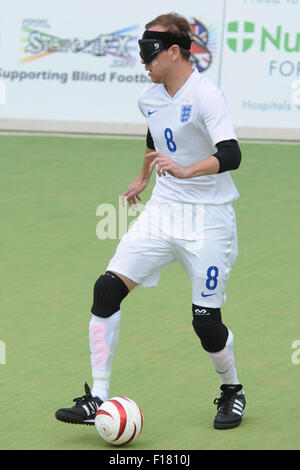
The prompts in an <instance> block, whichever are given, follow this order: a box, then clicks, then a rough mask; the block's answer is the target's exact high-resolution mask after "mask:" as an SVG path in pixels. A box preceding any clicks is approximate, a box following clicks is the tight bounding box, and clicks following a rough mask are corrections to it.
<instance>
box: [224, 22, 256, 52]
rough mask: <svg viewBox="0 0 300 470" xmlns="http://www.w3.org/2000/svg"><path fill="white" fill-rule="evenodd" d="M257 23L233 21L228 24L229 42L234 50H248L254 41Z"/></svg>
mask: <svg viewBox="0 0 300 470" xmlns="http://www.w3.org/2000/svg"><path fill="white" fill-rule="evenodd" d="M254 32H255V24H254V23H251V22H250V21H231V22H230V23H228V25H227V33H228V37H227V44H228V46H229V47H230V49H231V50H232V51H234V52H240V51H241V52H246V51H248V49H250V47H251V46H252V44H253V42H254Z"/></svg>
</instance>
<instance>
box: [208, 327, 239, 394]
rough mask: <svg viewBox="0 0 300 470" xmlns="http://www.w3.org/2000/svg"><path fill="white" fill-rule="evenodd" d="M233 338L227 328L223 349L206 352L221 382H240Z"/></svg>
mask: <svg viewBox="0 0 300 470" xmlns="http://www.w3.org/2000/svg"><path fill="white" fill-rule="evenodd" d="M233 340H234V337H233V333H232V332H231V331H230V330H229V329H228V338H227V341H226V344H225V347H224V349H222V350H221V351H218V352H216V353H208V354H209V356H210V358H211V360H212V362H213V365H214V367H215V370H216V372H217V374H218V376H219V377H220V380H221V382H222V384H239V383H240V382H239V381H238V378H237V373H236V368H235V360H234V354H233ZM241 392H242V391H241ZM241 392H240V393H241Z"/></svg>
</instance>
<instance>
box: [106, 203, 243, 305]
mask: <svg viewBox="0 0 300 470" xmlns="http://www.w3.org/2000/svg"><path fill="white" fill-rule="evenodd" d="M237 254H238V248H237V232H236V218H235V212H234V209H233V207H232V204H231V203H227V204H220V205H213V204H184V203H176V202H171V201H170V202H168V203H163V204H154V203H147V204H146V208H145V210H144V211H143V212H142V213H141V215H140V216H139V217H138V219H137V221H136V222H135V223H134V224H133V225H132V227H131V228H130V229H129V231H128V232H127V233H126V234H125V235H124V236H123V237H122V239H121V241H120V243H119V244H118V246H117V249H116V252H115V254H114V256H113V257H112V259H111V261H110V262H109V264H108V267H107V270H110V271H115V272H116V273H120V274H123V275H124V276H126V277H128V278H130V279H131V280H133V281H134V282H136V283H137V284H140V285H141V286H143V287H155V286H157V285H158V282H159V277H160V272H161V270H162V268H164V267H165V266H168V265H170V264H171V263H174V262H176V261H178V262H179V263H180V264H181V265H182V267H183V268H184V270H185V272H186V274H187V275H188V277H189V279H190V282H191V284H192V303H193V304H195V305H200V306H203V307H211V308H220V307H221V306H222V304H223V303H224V302H225V300H226V296H225V287H226V283H227V281H228V278H229V273H230V271H231V268H232V266H233V263H234V261H235V259H236V257H237Z"/></svg>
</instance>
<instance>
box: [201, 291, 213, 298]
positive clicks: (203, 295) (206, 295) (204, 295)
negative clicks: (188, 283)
mask: <svg viewBox="0 0 300 470" xmlns="http://www.w3.org/2000/svg"><path fill="white" fill-rule="evenodd" d="M201 295H202V297H210V296H211V295H216V292H214V293H213V294H204V292H202V293H201Z"/></svg>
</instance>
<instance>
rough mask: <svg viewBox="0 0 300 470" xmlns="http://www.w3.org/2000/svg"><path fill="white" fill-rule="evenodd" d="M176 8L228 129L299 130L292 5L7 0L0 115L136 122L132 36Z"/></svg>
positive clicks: (298, 5)
mask: <svg viewBox="0 0 300 470" xmlns="http://www.w3.org/2000/svg"><path fill="white" fill-rule="evenodd" d="M169 11H176V12H178V13H179V14H182V15H183V16H185V17H186V18H187V19H188V20H189V22H190V24H191V28H192V36H193V45H192V49H191V53H192V57H191V60H192V61H193V63H194V66H195V67H196V68H197V70H198V71H199V73H203V74H206V75H207V76H208V77H209V78H211V79H212V80H214V81H215V82H216V83H217V84H218V85H219V86H220V87H221V88H222V89H223V91H224V93H225V96H226V99H227V102H228V105H229V108H230V110H231V113H232V116H233V120H234V124H235V126H237V127H250V128H251V127H268V128H270V127H272V128H293V129H297V128H299V127H300V126H299V121H300V55H299V52H300V26H299V16H300V15H299V14H300V0H273V1H272V0H210V2H205V1H204V0H198V1H195V0H186V1H185V2H184V4H182V2H179V1H177V0H172V1H169V0H166V1H165V2H164V3H163V9H162V7H161V2H159V1H157V0H153V1H152V2H151V4H149V5H147V4H144V3H143V2H140V1H137V0H131V1H121V0H115V3H114V5H112V6H108V4H107V3H105V4H104V2H101V1H100V2H99V0H85V1H84V2H83V1H77V2H74V1H73V0H64V2H61V1H58V0H52V2H49V3H46V2H37V1H36V0H27V1H26V2H20V1H18V0H10V2H7V3H6V4H5V5H4V6H2V8H1V18H0V104H1V103H2V105H1V106H0V119H2V120H3V119H29V120H50V121H64V122H65V121H67V122H98V123H101V122H102V123H132V124H139V123H143V122H144V118H143V117H142V116H141V114H140V112H139V110H138V107H137V97H138V95H139V93H140V92H141V91H142V89H143V88H144V87H145V86H149V84H150V83H151V81H150V79H149V77H148V74H147V72H146V70H145V68H144V66H143V65H142V64H141V61H140V57H139V51H138V43H137V40H138V38H139V37H141V35H142V33H143V31H144V26H145V24H146V23H147V22H148V21H150V20H151V19H153V18H154V17H155V16H157V15H158V14H161V13H167V12H169Z"/></svg>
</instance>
